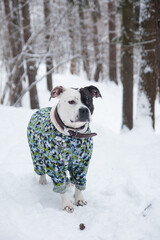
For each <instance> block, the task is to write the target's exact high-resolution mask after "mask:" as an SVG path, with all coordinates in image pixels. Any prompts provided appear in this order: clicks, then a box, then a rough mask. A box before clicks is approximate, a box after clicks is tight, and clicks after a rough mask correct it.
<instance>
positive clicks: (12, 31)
mask: <svg viewBox="0 0 160 240" xmlns="http://www.w3.org/2000/svg"><path fill="white" fill-rule="evenodd" d="M3 2H4V9H5V15H6V19H7V27H8V35H9V43H10V48H11V52H12V60H11V66H10V70H11V72H10V77H9V87H10V94H9V95H10V105H14V104H15V103H16V101H17V99H18V98H19V96H20V95H21V94H22V80H23V75H24V68H23V59H22V56H21V52H22V41H21V32H20V15H19V1H18V0H12V1H11V3H10V1H9V0H4V1H3ZM11 4H12V5H11ZM11 16H12V17H11ZM21 105H22V104H21V102H19V105H18V106H21Z"/></svg>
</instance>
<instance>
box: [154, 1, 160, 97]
mask: <svg viewBox="0 0 160 240" xmlns="http://www.w3.org/2000/svg"><path fill="white" fill-rule="evenodd" d="M155 10H156V74H157V84H158V91H159V95H160V2H159V1H158V0H155Z"/></svg>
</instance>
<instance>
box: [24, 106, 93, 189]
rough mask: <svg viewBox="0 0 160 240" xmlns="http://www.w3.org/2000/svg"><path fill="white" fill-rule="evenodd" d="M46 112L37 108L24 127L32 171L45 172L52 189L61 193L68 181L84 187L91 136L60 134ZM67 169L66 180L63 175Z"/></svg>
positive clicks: (48, 112)
mask: <svg viewBox="0 0 160 240" xmlns="http://www.w3.org/2000/svg"><path fill="white" fill-rule="evenodd" d="M50 112H51V108H43V109H40V110H38V111H37V112H36V113H35V114H33V116H32V117H31V120H30V122H29V125H28V128H27V136H28V142H29V146H30V150H31V156H32V160H33V165H34V170H35V172H36V173H37V174H38V175H44V174H45V173H47V174H48V175H49V176H50V177H51V179H52V181H53V183H54V188H53V191H55V192H58V193H65V191H66V187H67V184H68V183H69V182H70V181H71V183H73V184H75V186H76V188H77V189H79V190H84V189H85V186H86V174H87V171H88V166H89V161H90V159H91V155H92V149H93V141H92V138H76V137H71V136H67V135H64V134H62V133H60V132H59V131H58V130H57V129H56V128H55V126H54V125H53V123H52V122H51V119H50ZM87 132H90V130H89V129H88V131H87ZM67 170H68V171H69V173H70V180H69V179H68V178H67V176H66V171H67Z"/></svg>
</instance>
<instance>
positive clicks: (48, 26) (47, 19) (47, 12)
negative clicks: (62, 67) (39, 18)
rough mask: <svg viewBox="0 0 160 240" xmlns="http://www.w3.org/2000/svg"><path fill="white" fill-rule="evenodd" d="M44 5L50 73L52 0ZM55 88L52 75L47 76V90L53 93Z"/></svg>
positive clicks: (51, 61)
mask: <svg viewBox="0 0 160 240" xmlns="http://www.w3.org/2000/svg"><path fill="white" fill-rule="evenodd" d="M43 5H44V19H45V43H46V50H47V57H46V72H47V73H48V72H49V71H50V70H51V69H53V59H52V56H51V55H50V52H49V49H50V41H51V35H50V33H51V22H50V17H51V13H50V0H43ZM52 88H53V85H52V73H49V74H47V89H48V90H49V91H51V90H52Z"/></svg>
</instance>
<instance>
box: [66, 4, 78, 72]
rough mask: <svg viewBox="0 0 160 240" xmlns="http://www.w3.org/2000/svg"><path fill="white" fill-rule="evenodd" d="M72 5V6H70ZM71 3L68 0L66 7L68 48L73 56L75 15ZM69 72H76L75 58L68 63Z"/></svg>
mask: <svg viewBox="0 0 160 240" xmlns="http://www.w3.org/2000/svg"><path fill="white" fill-rule="evenodd" d="M71 6H72V8H71ZM73 6H74V5H73V3H70V2H69V1H68V3H67V8H68V11H67V13H68V33H69V40H70V48H71V55H72V57H73V56H75V53H76V40H75V32H74V28H75V26H74V24H75V16H74V15H73V14H72V12H71V11H72V10H70V9H73ZM70 72H71V74H76V73H77V67H76V59H72V60H71V64H70Z"/></svg>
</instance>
